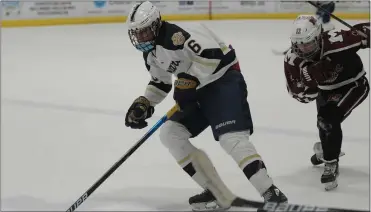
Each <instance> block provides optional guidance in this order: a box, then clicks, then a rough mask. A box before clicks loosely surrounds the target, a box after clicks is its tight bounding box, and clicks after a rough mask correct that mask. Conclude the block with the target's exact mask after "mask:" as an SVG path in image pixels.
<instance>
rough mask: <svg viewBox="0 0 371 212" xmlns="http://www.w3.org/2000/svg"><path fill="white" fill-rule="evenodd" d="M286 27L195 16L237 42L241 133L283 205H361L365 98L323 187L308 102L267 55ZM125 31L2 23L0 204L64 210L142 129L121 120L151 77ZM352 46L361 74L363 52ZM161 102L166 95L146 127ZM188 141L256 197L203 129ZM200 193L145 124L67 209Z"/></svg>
mask: <svg viewBox="0 0 371 212" xmlns="http://www.w3.org/2000/svg"><path fill="white" fill-rule="evenodd" d="M335 22H336V21H335ZM358 22H362V20H361V21H350V23H352V24H354V23H358ZM291 23H292V21H278V20H264V21H251V20H243V21H212V22H208V21H206V22H205V24H206V25H207V26H209V27H210V28H211V29H212V30H214V31H215V32H216V33H217V34H218V35H220V36H221V37H222V38H223V39H225V40H226V41H227V42H230V43H231V44H233V46H234V47H235V48H236V49H237V54H238V56H239V58H240V63H241V67H242V71H243V73H244V75H245V77H246V80H247V83H248V90H249V97H248V100H249V103H250V106H251V112H252V116H253V121H254V124H255V133H254V134H253V136H252V137H251V140H252V142H253V143H254V144H255V145H256V147H257V149H258V151H259V153H260V154H261V155H262V157H263V159H264V160H265V163H266V165H267V167H268V171H269V173H270V175H271V176H272V177H273V179H274V182H275V184H276V185H277V186H278V187H279V188H281V189H282V191H283V192H285V194H286V195H287V196H288V198H289V201H290V202H291V203H302V204H310V205H317V206H332V207H344V208H357V209H368V207H369V197H370V196H369V178H370V175H369V139H370V137H369V131H370V125H369V118H370V113H369V107H370V104H369V100H370V98H368V99H367V100H366V101H365V102H364V103H363V104H362V105H361V106H359V107H358V108H357V109H356V110H354V112H353V113H352V115H351V116H350V117H349V118H348V119H347V120H346V121H345V123H344V124H343V132H344V141H343V151H344V152H345V153H346V155H345V156H344V157H342V158H341V168H340V178H339V187H338V188H337V189H336V190H334V191H331V192H325V191H324V188H323V186H322V185H321V184H320V175H321V173H322V171H323V167H313V166H312V165H311V164H310V161H309V158H310V156H311V155H312V147H313V144H314V142H317V141H318V136H317V128H316V108H315V104H314V103H311V104H307V105H306V104H300V103H299V102H297V101H296V100H294V99H292V98H291V97H290V96H289V95H288V93H287V91H286V87H285V79H284V73H283V57H282V56H275V55H273V54H272V52H271V50H272V48H273V49H282V50H284V49H285V48H286V47H287V46H288V45H289V40H288V36H289V33H290V27H291ZM336 24H337V26H338V27H343V26H341V24H338V23H336ZM126 30H127V29H126V26H125V24H104V25H100V24H96V25H76V26H55V27H32V28H7V29H2V33H1V44H2V46H1V202H2V204H1V210H29V211H30V210H33V211H36V210H37V211H40V210H45V211H51V210H58V211H63V210H66V209H67V208H68V207H69V206H70V205H71V204H72V203H74V202H75V201H76V200H77V198H78V197H79V196H80V195H82V194H83V193H84V192H85V191H86V190H87V189H88V188H89V187H90V186H91V185H92V184H93V183H94V182H96V180H98V178H100V177H101V176H102V175H103V174H104V172H105V171H106V170H108V169H109V168H110V167H111V166H112V165H113V163H115V162H116V161H117V160H118V159H119V158H120V157H121V156H122V155H123V154H124V153H125V152H126V151H127V150H128V149H129V148H130V147H131V146H132V145H133V144H134V143H135V142H136V141H137V140H138V139H139V138H140V137H141V136H142V135H144V134H145V133H146V132H147V130H148V129H143V130H132V129H129V128H126V127H125V123H124V116H125V113H126V110H127V108H128V107H129V105H130V104H131V101H132V100H133V99H134V98H136V97H137V96H139V95H142V94H143V92H144V88H145V86H146V84H147V83H148V81H149V79H150V78H149V75H148V73H147V71H146V69H145V66H144V64H143V61H142V56H141V53H140V52H138V51H136V50H135V49H134V47H133V46H132V45H131V44H130V41H129V39H128V36H127V31H126ZM359 54H360V55H361V57H362V59H363V62H364V66H365V68H366V71H367V75H368V77H369V76H370V74H369V73H370V70H369V66H370V64H369V63H370V60H369V50H361V51H359ZM172 105H173V101H172V96H171V94H170V95H169V97H168V98H167V99H166V100H165V101H164V102H163V103H162V104H161V105H159V106H158V107H157V108H156V115H155V116H154V117H153V118H151V119H150V120H149V125H153V124H155V123H156V121H157V120H158V119H159V118H160V117H161V116H162V115H163V114H164V113H165V112H166V111H167V110H168V109H170V108H171V107H172ZM193 143H194V144H195V145H196V146H198V147H201V148H203V149H205V150H206V151H207V153H208V154H209V155H210V157H211V159H212V160H213V162H215V166H216V168H217V170H218V171H219V173H220V175H221V176H222V178H223V179H224V181H225V182H226V184H227V185H228V186H229V187H230V188H231V189H232V191H234V192H235V193H236V194H239V195H241V196H243V197H245V198H247V199H252V200H259V201H260V200H261V197H259V195H258V194H257V192H256V191H255V190H254V188H253V187H252V186H251V185H250V183H249V182H248V181H247V180H246V178H245V177H244V175H243V174H242V172H241V171H240V169H239V168H238V167H237V165H236V164H235V163H234V161H233V160H232V159H231V158H230V157H229V156H228V155H227V154H226V153H225V152H224V151H223V150H222V149H221V148H220V146H219V144H218V143H217V142H215V141H214V140H213V137H212V134H211V132H210V129H207V130H206V131H205V132H204V133H203V134H202V135H201V136H199V137H197V138H196V139H194V140H193ZM199 192H201V189H200V188H199V187H198V186H197V185H196V184H195V183H194V182H193V181H192V180H191V179H190V178H189V177H188V176H187V175H186V174H185V173H183V171H182V170H181V169H180V168H179V167H178V165H177V164H176V162H175V161H174V160H173V158H172V157H171V155H170V154H169V153H168V152H167V150H166V149H165V148H164V147H163V146H162V145H161V142H160V140H159V138H158V132H156V134H154V135H153V136H152V137H151V138H150V139H149V140H148V141H147V142H146V143H144V144H143V146H141V147H140V148H139V150H138V151H137V152H135V153H134V154H133V155H132V156H131V157H130V158H129V159H128V160H127V161H126V162H125V163H124V164H123V165H122V166H121V167H120V168H119V169H118V170H117V171H116V172H115V173H114V174H113V175H112V176H111V177H110V178H109V179H107V180H106V181H105V182H104V183H103V185H102V186H101V187H99V188H98V189H97V190H96V191H95V192H94V193H93V194H92V195H91V196H90V197H89V198H88V199H87V200H86V201H85V202H84V203H83V204H82V205H81V206H80V207H79V208H78V210H111V211H112V210H147V211H149V210H158V211H163V210H189V207H188V204H187V201H188V198H189V197H190V196H192V195H194V194H196V193H199Z"/></svg>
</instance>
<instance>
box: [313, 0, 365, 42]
mask: <svg viewBox="0 0 371 212" xmlns="http://www.w3.org/2000/svg"><path fill="white" fill-rule="evenodd" d="M307 2H308V3H309V4H311V5H312V6H313V7H316V8H317V9H320V10H322V11H323V12H325V13H327V14H328V15H330V16H331V17H332V18H333V19H335V20H337V21H339V22H340V23H342V24H344V25H345V26H346V27H348V28H349V29H351V30H356V31H357V32H358V34H359V35H361V36H362V37H364V38H368V37H367V35H366V34H365V33H363V32H361V31H359V30H357V29H356V28H354V27H353V26H352V25H350V24H348V23H347V22H345V21H343V20H341V19H340V18H338V17H337V16H336V15H333V14H331V13H330V12H329V11H327V10H326V9H324V8H323V7H321V6H318V5H316V4H315V3H314V2H312V1H307Z"/></svg>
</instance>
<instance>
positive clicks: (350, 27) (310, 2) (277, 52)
mask: <svg viewBox="0 0 371 212" xmlns="http://www.w3.org/2000/svg"><path fill="white" fill-rule="evenodd" d="M307 2H308V3H309V4H311V5H312V6H314V7H316V8H317V9H320V10H322V11H324V12H325V13H327V14H328V15H330V16H331V17H332V18H333V19H335V20H337V21H339V22H340V23H342V24H344V25H345V26H346V27H348V28H349V29H351V30H356V31H357V32H358V34H359V35H361V36H362V37H364V38H368V37H367V35H366V34H365V33H363V32H361V31H359V30H357V29H356V28H354V27H353V26H352V25H350V24H348V23H347V22H345V21H343V20H342V19H340V18H338V17H337V16H336V15H334V14H332V13H330V12H329V11H327V10H326V9H324V8H323V7H321V6H318V5H316V4H315V3H314V2H312V1H307ZM289 50H290V48H288V49H287V50H285V51H279V50H275V49H272V52H273V54H275V55H285V54H286V53H287V52H288V51H289Z"/></svg>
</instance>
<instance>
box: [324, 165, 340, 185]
mask: <svg viewBox="0 0 371 212" xmlns="http://www.w3.org/2000/svg"><path fill="white" fill-rule="evenodd" d="M338 176H339V163H338V161H336V160H333V161H328V162H325V170H324V172H323V174H322V176H321V183H322V184H324V185H325V190H326V191H330V190H332V189H335V188H336V187H338V183H337V178H338Z"/></svg>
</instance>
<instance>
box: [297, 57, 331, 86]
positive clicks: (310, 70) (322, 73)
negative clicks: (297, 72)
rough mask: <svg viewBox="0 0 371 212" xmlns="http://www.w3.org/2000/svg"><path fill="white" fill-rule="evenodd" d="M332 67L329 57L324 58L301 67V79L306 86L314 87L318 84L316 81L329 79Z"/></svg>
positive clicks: (321, 81) (320, 81)
mask: <svg viewBox="0 0 371 212" xmlns="http://www.w3.org/2000/svg"><path fill="white" fill-rule="evenodd" d="M334 69H335V66H334V64H332V63H331V61H330V59H329V58H325V59H323V60H320V61H318V62H316V63H313V64H311V65H309V66H306V67H304V68H302V69H301V79H302V81H303V83H304V84H305V85H306V86H308V87H310V88H314V87H317V86H318V83H323V82H325V81H327V80H331V78H332V77H333V72H334Z"/></svg>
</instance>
